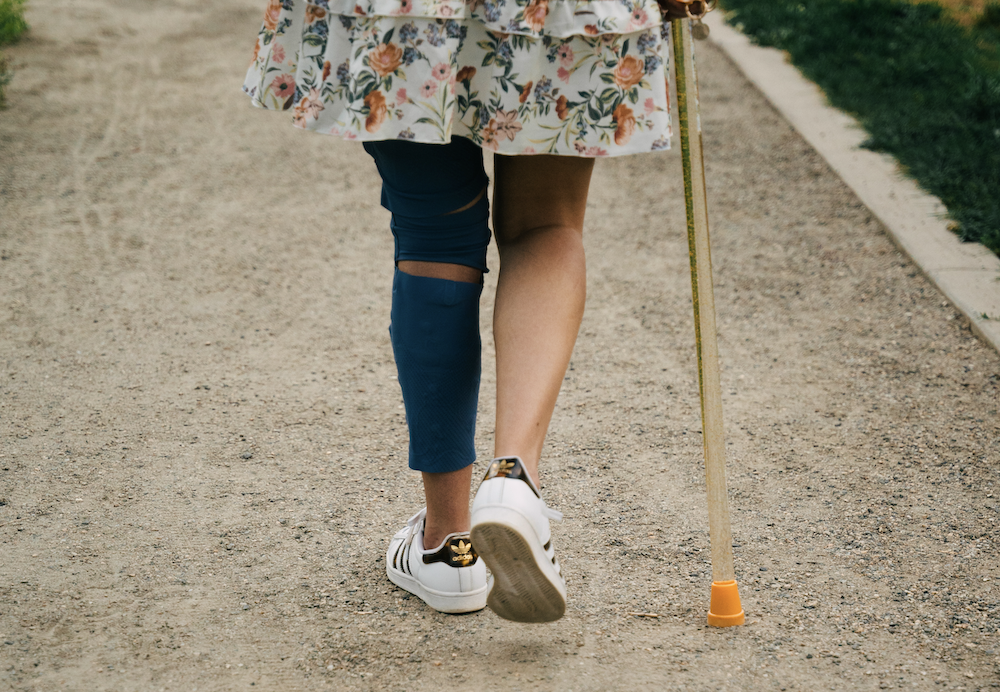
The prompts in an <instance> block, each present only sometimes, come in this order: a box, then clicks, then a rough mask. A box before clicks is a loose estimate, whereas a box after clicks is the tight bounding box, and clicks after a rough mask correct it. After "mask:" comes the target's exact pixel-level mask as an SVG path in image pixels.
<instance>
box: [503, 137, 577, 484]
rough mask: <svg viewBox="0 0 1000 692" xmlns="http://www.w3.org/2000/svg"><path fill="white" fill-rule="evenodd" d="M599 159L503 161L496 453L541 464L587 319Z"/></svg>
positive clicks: (533, 469)
mask: <svg viewBox="0 0 1000 692" xmlns="http://www.w3.org/2000/svg"><path fill="white" fill-rule="evenodd" d="M593 166H594V162H593V160H592V159H580V158H572V157H559V156H524V157H507V156H497V157H496V159H495V160H494V170H495V177H496V195H495V198H494V203H493V225H494V229H495V231H496V238H497V245H498V247H499V249H500V278H499V284H498V286H497V297H496V307H495V309H494V313H493V336H494V339H495V341H496V351H497V421H496V434H495V443H494V445H495V447H494V455H495V456H515V455H516V456H519V457H521V459H522V461H523V462H524V465H525V468H526V469H527V470H528V472H529V473H530V474H531V475H532V477H533V478H534V480H535V482H536V483H538V482H539V476H538V460H539V457H540V456H541V453H542V445H543V443H544V442H545V434H546V432H547V431H548V427H549V421H550V420H551V418H552V410H553V409H554V408H555V403H556V398H557V397H558V395H559V388H560V386H561V384H562V380H563V377H564V376H565V374H566V366H567V365H568V364H569V359H570V356H571V355H572V352H573V345H574V344H575V342H576V335H577V332H578V331H579V329H580V320H581V319H582V317H583V306H584V301H585V299H586V292H587V277H586V263H585V260H584V253H583V216H584V211H585V208H586V204H587V191H588V188H589V186H590V176H591V173H592V171H593Z"/></svg>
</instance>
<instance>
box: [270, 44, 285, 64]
mask: <svg viewBox="0 0 1000 692" xmlns="http://www.w3.org/2000/svg"><path fill="white" fill-rule="evenodd" d="M271 60H273V61H274V62H285V49H284V47H283V46H282V45H281V44H280V43H275V44H274V48H272V49H271Z"/></svg>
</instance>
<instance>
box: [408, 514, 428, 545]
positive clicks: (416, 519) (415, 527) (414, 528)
mask: <svg viewBox="0 0 1000 692" xmlns="http://www.w3.org/2000/svg"><path fill="white" fill-rule="evenodd" d="M426 517H427V508H426V507H424V508H423V509H422V510H420V511H419V512H417V513H416V514H414V515H413V516H412V517H410V520H409V521H408V522H406V528H407V532H406V545H410V544H411V543H413V537H414V536H416V535H417V534H418V533H420V528H419V527H420V524H421V523H423V521H424V519H425V518H426Z"/></svg>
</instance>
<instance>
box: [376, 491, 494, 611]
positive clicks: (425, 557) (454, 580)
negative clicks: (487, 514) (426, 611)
mask: <svg viewBox="0 0 1000 692" xmlns="http://www.w3.org/2000/svg"><path fill="white" fill-rule="evenodd" d="M426 516H427V508H426V507H425V508H424V509H422V510H420V511H419V512H417V513H416V514H415V515H413V517H411V518H410V520H409V521H408V522H406V528H404V529H402V530H401V531H399V533H397V534H396V535H395V536H393V537H392V540H391V541H389V550H388V552H386V554H385V571H386V574H387V575H388V576H389V581H391V582H392V583H393V584H395V585H396V586H398V587H400V588H401V589H406V590H407V591H409V592H410V593H412V594H415V595H417V596H419V597H420V598H421V600H423V602H424V603H426V604H427V605H429V606H430V607H431V608H433V609H434V610H437V611H440V612H442V613H471V612H473V611H476V610H482V609H483V608H485V607H486V565H485V564H483V561H482V560H480V559H479V556H478V555H476V551H475V550H473V549H472V542H471V541H470V540H469V534H468V533H452V534H449V535H448V536H446V537H445V539H444V541H442V543H441V545H439V546H438V547H437V548H434V549H433V550H424V518H425V517H426Z"/></svg>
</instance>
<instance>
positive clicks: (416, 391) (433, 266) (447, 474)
mask: <svg viewBox="0 0 1000 692" xmlns="http://www.w3.org/2000/svg"><path fill="white" fill-rule="evenodd" d="M365 148H366V149H367V150H368V151H369V153H370V154H371V155H372V156H373V157H374V158H375V161H376V163H377V164H378V168H379V172H380V173H381V175H382V178H383V183H384V185H383V194H382V200H383V205H384V206H385V207H386V208H388V209H389V210H390V211H392V212H393V218H392V224H391V226H392V230H393V235H394V236H395V239H396V253H395V259H396V267H397V272H396V277H395V279H394V281H393V300H392V326H391V328H390V333H391V337H392V346H393V352H394V355H395V358H396V364H397V369H398V373H399V384H400V387H401V389H402V392H403V400H404V404H405V407H406V416H407V424H408V426H409V429H410V467H411V468H414V469H416V470H419V471H421V473H422V476H423V481H424V494H425V497H426V501H427V515H426V520H425V523H424V535H423V539H424V546H425V547H426V548H428V549H430V548H434V547H436V546H438V545H439V544H440V543H441V542H442V540H443V539H444V538H445V536H447V535H448V534H451V533H459V532H464V531H468V530H469V488H470V484H471V478H472V466H471V464H472V462H473V461H474V460H475V450H474V448H473V437H474V434H475V417H476V407H477V402H478V391H479V373H480V370H479V367H480V366H479V364H480V341H479V308H478V306H479V294H480V292H481V290H482V274H483V271H484V270H485V269H486V246H487V244H488V243H489V238H490V232H489V227H488V225H487V220H488V203H487V200H486V199H485V192H486V188H485V185H486V182H487V181H486V174H485V172H484V171H483V163H482V152H481V150H480V149H479V148H478V147H477V146H476V145H474V144H472V143H471V142H469V141H468V140H461V139H456V140H453V141H452V143H451V144H449V145H445V146H439V145H422V144H414V143H412V142H378V143H368V144H366V145H365Z"/></svg>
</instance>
